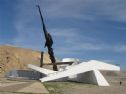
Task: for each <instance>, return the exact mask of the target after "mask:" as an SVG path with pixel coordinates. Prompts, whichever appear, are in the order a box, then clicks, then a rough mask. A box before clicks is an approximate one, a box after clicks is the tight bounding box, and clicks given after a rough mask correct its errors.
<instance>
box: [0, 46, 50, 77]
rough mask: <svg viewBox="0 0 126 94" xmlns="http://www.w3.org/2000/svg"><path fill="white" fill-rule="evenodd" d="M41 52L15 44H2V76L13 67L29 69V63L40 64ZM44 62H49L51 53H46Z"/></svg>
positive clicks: (0, 51)
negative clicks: (14, 45) (15, 45)
mask: <svg viewBox="0 0 126 94" xmlns="http://www.w3.org/2000/svg"><path fill="white" fill-rule="evenodd" d="M40 58H41V52H39V51H35V50H31V49H25V48H20V47H13V46H0V76H1V75H4V74H5V73H6V72H8V71H10V70H12V69H18V70H28V68H27V64H34V65H37V66H40ZM43 61H44V63H49V62H50V59H49V55H48V54H47V53H44V56H43Z"/></svg>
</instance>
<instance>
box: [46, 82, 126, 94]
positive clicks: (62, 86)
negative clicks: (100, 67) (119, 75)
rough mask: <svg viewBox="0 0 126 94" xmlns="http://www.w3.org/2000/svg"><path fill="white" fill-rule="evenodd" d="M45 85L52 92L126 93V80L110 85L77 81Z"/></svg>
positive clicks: (52, 93) (56, 93) (61, 93)
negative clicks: (104, 85) (103, 85)
mask: <svg viewBox="0 0 126 94" xmlns="http://www.w3.org/2000/svg"><path fill="white" fill-rule="evenodd" d="M44 85H45V86H46V88H47V89H48V90H49V92H50V94H126V82H125V83H124V82H123V84H122V85H119V83H118V84H117V83H116V84H115V83H114V84H113V83H111V86H110V87H99V86H96V85H91V84H84V83H75V82H48V83H44Z"/></svg>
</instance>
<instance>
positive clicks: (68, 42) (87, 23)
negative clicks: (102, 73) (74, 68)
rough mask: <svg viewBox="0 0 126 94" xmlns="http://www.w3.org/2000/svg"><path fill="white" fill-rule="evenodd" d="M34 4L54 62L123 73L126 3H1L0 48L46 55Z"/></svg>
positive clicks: (0, 0) (80, 0)
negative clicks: (106, 66)
mask: <svg viewBox="0 0 126 94" xmlns="http://www.w3.org/2000/svg"><path fill="white" fill-rule="evenodd" d="M36 4H39V5H40V7H41V11H42V13H43V17H44V21H45V24H46V28H47V31H48V32H49V33H50V34H51V35H52V37H53V40H54V44H53V48H54V53H55V56H56V57H57V58H60V59H62V58H66V57H69V58H79V59H80V60H82V61H88V60H92V59H93V60H101V61H104V62H108V63H112V64H119V65H120V66H121V68H125V69H126V38H125V36H126V0H38V1H37V2H36V1H35V0H0V45H12V46H17V47H23V48H29V49H33V50H38V51H44V52H46V51H47V48H44V44H45V38H44V35H43V31H42V25H41V20H40V15H39V12H38V9H37V8H36Z"/></svg>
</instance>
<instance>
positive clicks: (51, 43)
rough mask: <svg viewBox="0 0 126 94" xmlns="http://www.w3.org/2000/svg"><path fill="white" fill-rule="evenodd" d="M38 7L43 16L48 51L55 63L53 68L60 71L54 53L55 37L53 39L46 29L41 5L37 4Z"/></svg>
mask: <svg viewBox="0 0 126 94" xmlns="http://www.w3.org/2000/svg"><path fill="white" fill-rule="evenodd" d="M37 7H38V9H39V13H40V17H41V21H42V25H43V31H44V35H45V39H46V42H45V47H47V48H48V53H49V56H50V59H51V62H52V64H53V70H54V71H58V68H57V65H56V60H55V57H54V53H53V48H52V45H53V39H52V37H51V35H50V34H49V33H48V32H47V30H46V27H45V24H44V20H43V17H42V13H41V10H40V6H39V5H37Z"/></svg>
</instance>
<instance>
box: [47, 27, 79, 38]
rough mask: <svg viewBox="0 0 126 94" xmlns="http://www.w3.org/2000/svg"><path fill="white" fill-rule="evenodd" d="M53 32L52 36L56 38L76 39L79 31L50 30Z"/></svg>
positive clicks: (66, 29)
mask: <svg viewBox="0 0 126 94" xmlns="http://www.w3.org/2000/svg"><path fill="white" fill-rule="evenodd" d="M49 31H51V34H52V35H53V36H54V37H65V38H66V37H67V38H69V37H75V36H77V35H78V34H77V31H78V30H77V29H76V28H55V29H49Z"/></svg>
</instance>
